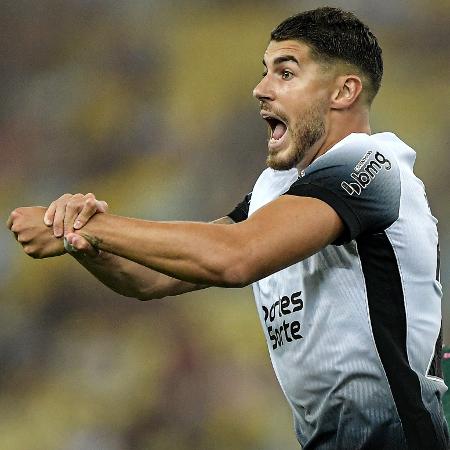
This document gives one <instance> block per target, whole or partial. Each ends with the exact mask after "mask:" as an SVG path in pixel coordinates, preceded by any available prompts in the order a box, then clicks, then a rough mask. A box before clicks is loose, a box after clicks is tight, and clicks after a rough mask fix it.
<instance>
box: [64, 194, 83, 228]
mask: <svg viewBox="0 0 450 450" xmlns="http://www.w3.org/2000/svg"><path fill="white" fill-rule="evenodd" d="M84 197H85V196H84V195H83V194H76V195H74V196H73V197H72V198H71V199H70V200H69V201H68V203H67V206H66V213H65V216H64V231H63V232H64V235H67V233H72V232H73V223H74V222H75V218H76V217H77V216H78V214H79V212H80V211H81V210H82V209H83V205H84Z"/></svg>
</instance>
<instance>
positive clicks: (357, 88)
mask: <svg viewBox="0 0 450 450" xmlns="http://www.w3.org/2000/svg"><path fill="white" fill-rule="evenodd" d="M335 86H336V87H335V89H334V91H333V95H332V98H331V108H332V109H347V108H349V107H350V106H352V105H353V103H355V102H356V100H357V99H358V97H359V95H360V94H361V91H362V88H363V85H362V81H361V78H360V77H358V76H357V75H340V76H339V77H337V79H336V85H335Z"/></svg>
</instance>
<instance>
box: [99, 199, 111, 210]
mask: <svg viewBox="0 0 450 450" xmlns="http://www.w3.org/2000/svg"><path fill="white" fill-rule="evenodd" d="M108 208H109V206H108V203H106V202H105V201H104V200H97V212H102V213H105V212H108Z"/></svg>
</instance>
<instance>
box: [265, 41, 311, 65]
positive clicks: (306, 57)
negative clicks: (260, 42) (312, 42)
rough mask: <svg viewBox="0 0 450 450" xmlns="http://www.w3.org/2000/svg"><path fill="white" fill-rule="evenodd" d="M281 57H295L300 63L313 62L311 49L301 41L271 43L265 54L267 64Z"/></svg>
mask: <svg viewBox="0 0 450 450" xmlns="http://www.w3.org/2000/svg"><path fill="white" fill-rule="evenodd" d="M281 56H294V57H295V58H296V59H297V60H298V61H299V62H303V63H305V62H311V61H312V59H311V55H310V48H309V46H308V45H306V44H304V43H303V42H300V41H295V40H287V41H270V42H269V45H268V46H267V49H266V51H265V52H264V61H265V63H266V64H270V63H272V62H273V61H274V60H275V59H277V58H279V57H281Z"/></svg>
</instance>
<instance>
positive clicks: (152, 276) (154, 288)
mask: <svg viewBox="0 0 450 450" xmlns="http://www.w3.org/2000/svg"><path fill="white" fill-rule="evenodd" d="M212 223H215V224H222V225H226V224H232V223H234V222H233V221H232V220H231V219H230V218H229V217H222V218H221V219H218V220H215V221H214V222H212ZM71 255H72V256H73V257H74V258H75V259H76V260H77V261H78V262H79V263H80V264H81V265H82V266H83V267H85V268H86V269H87V270H88V271H89V272H90V273H91V274H92V275H94V277H96V278H97V279H98V280H99V281H101V282H102V283H103V284H104V285H106V286H108V287H109V288H110V289H112V290H113V291H115V292H118V293H119V294H122V295H125V296H126V297H134V298H138V299H139V300H151V299H156V298H163V297H167V296H173V295H179V294H183V293H185V292H191V291H195V290H199V289H204V288H206V287H208V285H207V284H199V283H190V282H187V281H182V280H179V279H177V278H173V277H170V276H168V275H165V274H163V273H160V272H157V271H155V270H152V269H150V268H148V267H145V266H143V265H141V264H138V263H136V262H134V261H130V260H128V259H125V258H123V257H120V256H117V255H114V254H112V253H108V252H105V251H103V252H101V253H100V254H99V255H97V256H89V255H84V254H83V253H82V252H77V253H71Z"/></svg>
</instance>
